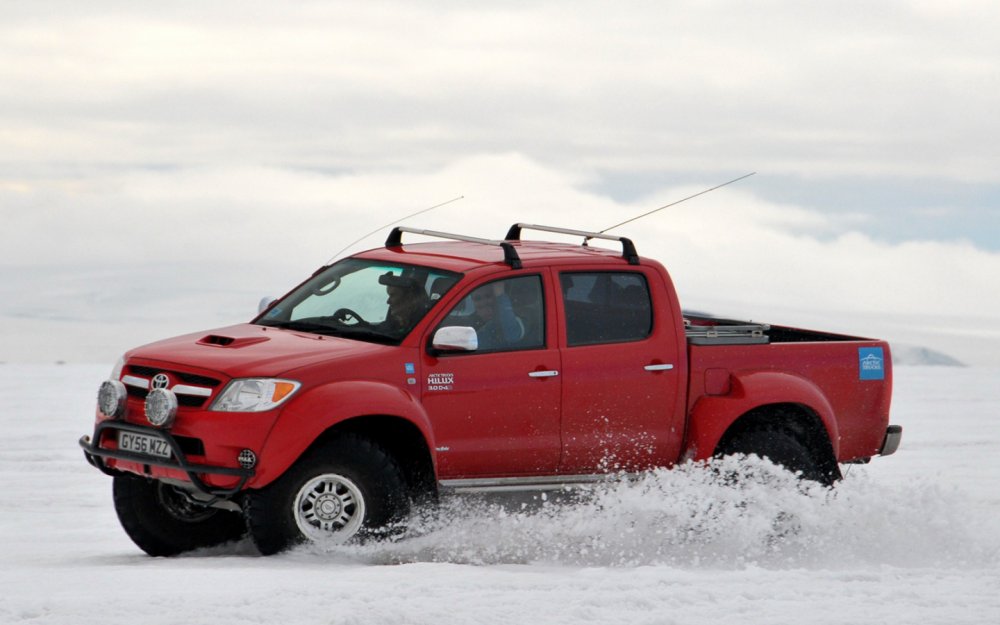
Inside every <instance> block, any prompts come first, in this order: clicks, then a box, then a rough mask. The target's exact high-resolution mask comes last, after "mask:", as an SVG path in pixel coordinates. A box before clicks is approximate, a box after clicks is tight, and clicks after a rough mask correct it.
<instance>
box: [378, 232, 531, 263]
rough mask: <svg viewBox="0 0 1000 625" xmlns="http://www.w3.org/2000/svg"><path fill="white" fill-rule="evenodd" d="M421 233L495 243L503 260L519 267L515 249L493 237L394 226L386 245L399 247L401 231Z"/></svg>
mask: <svg viewBox="0 0 1000 625" xmlns="http://www.w3.org/2000/svg"><path fill="white" fill-rule="evenodd" d="M404 232H409V233H410V234H421V235H423V236H426V237H435V238H438V239H451V240H452V241H466V242H468V243H480V244H482V245H496V246H499V247H500V248H501V249H503V261H504V262H505V263H507V264H508V265H510V267H511V269H520V268H521V257H520V256H518V255H517V250H515V249H514V246H513V245H511V244H510V243H508V242H507V241H497V240H494V239H480V238H479V237H469V236H465V235H464V234H451V233H450V232H438V231H437V230H420V229H417V228H407V227H406V226H396V227H395V228H393V229H392V231H391V232H389V237H388V238H387V239H386V240H385V246H386V247H399V246H400V245H402V244H403V233H404Z"/></svg>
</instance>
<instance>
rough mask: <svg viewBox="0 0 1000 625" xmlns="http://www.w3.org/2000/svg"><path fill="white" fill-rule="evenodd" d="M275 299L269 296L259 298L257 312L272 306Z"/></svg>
mask: <svg viewBox="0 0 1000 625" xmlns="http://www.w3.org/2000/svg"><path fill="white" fill-rule="evenodd" d="M276 301H278V300H276V299H275V298H273V297H271V296H268V297H262V298H260V302H258V304H257V314H258V315H259V314H260V313H262V312H264V311H265V310H267V309H268V308H270V307H271V306H273V305H274V303H275V302H276Z"/></svg>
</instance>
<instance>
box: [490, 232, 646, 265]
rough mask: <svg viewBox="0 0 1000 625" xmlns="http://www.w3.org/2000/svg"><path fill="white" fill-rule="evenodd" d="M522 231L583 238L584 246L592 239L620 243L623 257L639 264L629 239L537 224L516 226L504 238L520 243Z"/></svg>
mask: <svg viewBox="0 0 1000 625" xmlns="http://www.w3.org/2000/svg"><path fill="white" fill-rule="evenodd" d="M522 230H538V231H540V232H555V233H557V234H569V235H573V236H578V237H583V244H584V245H586V244H587V241H589V240H590V239H605V240H607V241H618V242H619V243H621V244H622V257H623V258H624V259H625V260H627V261H628V264H630V265H638V264H639V253H638V252H636V251H635V244H634V243H632V239H629V238H627V237H616V236H614V235H612V234H604V233H603V232H587V231H585V230H571V229H569V228H556V227H553V226H539V225H535V224H520V223H518V224H514V225H513V226H511V227H510V230H508V231H507V236H506V237H504V238H505V239H506V240H507V241H520V240H521V231H522Z"/></svg>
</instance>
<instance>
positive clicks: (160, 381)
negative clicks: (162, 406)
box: [153, 373, 170, 389]
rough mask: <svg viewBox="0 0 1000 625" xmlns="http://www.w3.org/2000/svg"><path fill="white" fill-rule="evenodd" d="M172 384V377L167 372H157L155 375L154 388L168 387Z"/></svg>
mask: <svg viewBox="0 0 1000 625" xmlns="http://www.w3.org/2000/svg"><path fill="white" fill-rule="evenodd" d="M168 386H170V378H168V377H167V374H166V373H157V374H156V375H154V376H153V388H154V389H155V388H167V387H168Z"/></svg>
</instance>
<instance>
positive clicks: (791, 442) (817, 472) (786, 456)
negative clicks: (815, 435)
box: [719, 428, 840, 486]
mask: <svg viewBox="0 0 1000 625" xmlns="http://www.w3.org/2000/svg"><path fill="white" fill-rule="evenodd" d="M733 454H745V455H750V454H756V455H758V456H760V457H762V458H767V459H768V460H770V461H771V462H773V463H775V464H779V465H781V466H783V467H785V468H786V469H788V470H789V471H792V472H794V473H798V474H799V475H800V477H801V478H802V479H805V480H812V481H814V482H819V483H821V484H824V485H826V486H833V485H834V484H835V483H836V482H837V480H839V479H840V470H839V469H838V468H837V467H836V464H834V465H833V466H834V468H833V469H832V470H831V469H829V468H824V467H823V465H822V464H821V463H820V462H819V461H818V460H817V458H816V456H815V455H814V454H813V452H812V451H811V450H810V449H809V447H807V446H806V445H805V444H803V443H802V442H801V441H800V440H799V439H798V438H797V437H796V436H795V435H794V434H792V433H790V432H787V431H785V430H780V429H766V428H761V429H755V430H750V431H748V432H743V433H742V434H739V435H738V436H736V437H735V438H733V439H732V440H731V441H729V442H728V443H727V444H726V445H725V446H724V448H723V449H722V450H721V452H720V454H719V455H723V456H728V455H733Z"/></svg>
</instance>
